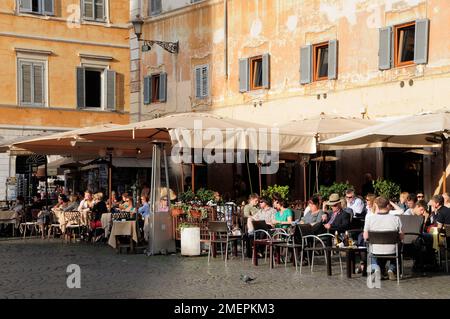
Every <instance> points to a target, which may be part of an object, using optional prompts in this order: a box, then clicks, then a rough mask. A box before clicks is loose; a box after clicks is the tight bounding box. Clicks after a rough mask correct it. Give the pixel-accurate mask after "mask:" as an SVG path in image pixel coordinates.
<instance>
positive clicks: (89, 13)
mask: <svg viewBox="0 0 450 319" xmlns="http://www.w3.org/2000/svg"><path fill="white" fill-rule="evenodd" d="M83 17H84V18H86V19H94V18H95V15H94V0H83Z"/></svg>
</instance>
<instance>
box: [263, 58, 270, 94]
mask: <svg viewBox="0 0 450 319" xmlns="http://www.w3.org/2000/svg"><path fill="white" fill-rule="evenodd" d="M262 86H263V88H265V89H268V88H270V55H269V54H268V53H266V54H263V56H262Z"/></svg>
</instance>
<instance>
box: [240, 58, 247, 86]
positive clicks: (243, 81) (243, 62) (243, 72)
mask: <svg viewBox="0 0 450 319" xmlns="http://www.w3.org/2000/svg"><path fill="white" fill-rule="evenodd" d="M248 82H249V77H248V59H239V92H241V93H242V92H247V91H248V88H249V85H248V84H249V83H248Z"/></svg>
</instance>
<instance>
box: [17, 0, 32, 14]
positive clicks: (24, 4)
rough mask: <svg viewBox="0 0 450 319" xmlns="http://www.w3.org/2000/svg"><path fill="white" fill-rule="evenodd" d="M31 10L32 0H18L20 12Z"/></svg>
mask: <svg viewBox="0 0 450 319" xmlns="http://www.w3.org/2000/svg"><path fill="white" fill-rule="evenodd" d="M32 10H33V6H32V0H19V11H20V12H31V11H32Z"/></svg>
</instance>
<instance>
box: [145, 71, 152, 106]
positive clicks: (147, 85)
mask: <svg viewBox="0 0 450 319" xmlns="http://www.w3.org/2000/svg"><path fill="white" fill-rule="evenodd" d="M150 79H151V77H150V76H146V77H144V104H150V102H151V94H150V91H151V87H150V84H151V83H150V82H151V81H150Z"/></svg>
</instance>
